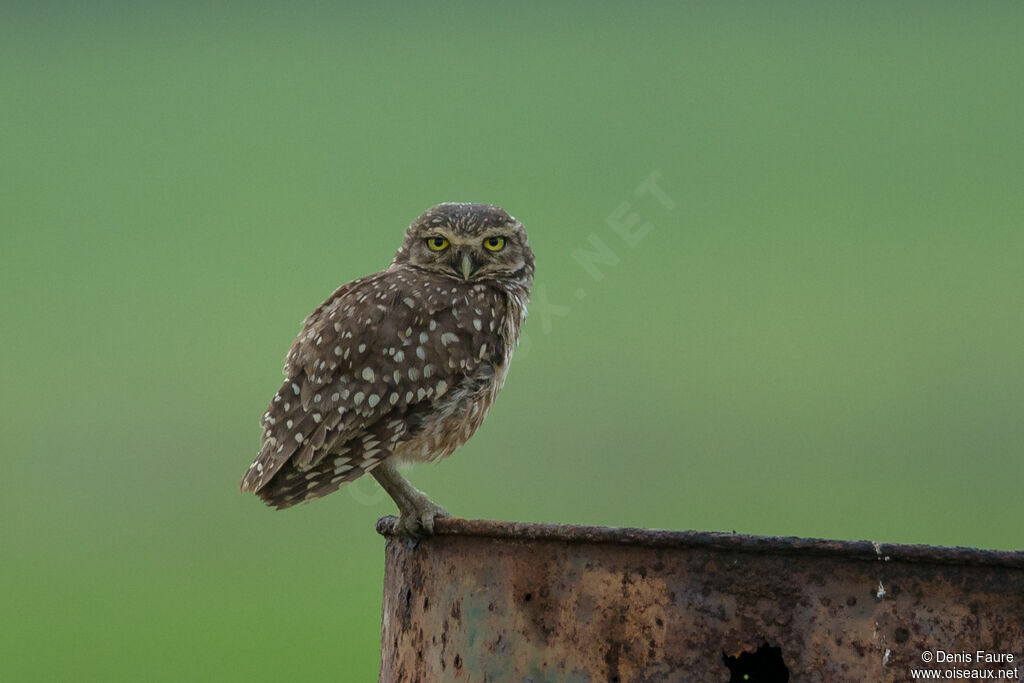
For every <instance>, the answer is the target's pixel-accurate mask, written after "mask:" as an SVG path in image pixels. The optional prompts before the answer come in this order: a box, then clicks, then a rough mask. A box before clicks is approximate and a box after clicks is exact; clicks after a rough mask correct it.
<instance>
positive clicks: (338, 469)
mask: <svg viewBox="0 0 1024 683" xmlns="http://www.w3.org/2000/svg"><path fill="white" fill-rule="evenodd" d="M533 270H534V265H533V252H532V251H531V249H530V245H529V242H528V240H527V236H526V232H525V230H524V229H523V226H522V224H521V223H520V222H518V221H517V220H516V219H515V218H513V217H511V216H509V215H508V214H507V213H505V212H504V211H503V210H502V209H499V208H498V207H495V206H490V205H486V204H440V205H438V206H436V207H434V208H432V209H430V210H428V211H426V212H425V213H424V214H423V215H421V216H420V217H419V218H418V219H417V220H416V221H414V222H413V223H412V225H410V226H409V228H408V229H407V231H406V235H405V239H404V241H403V243H402V246H401V247H400V248H399V250H398V253H397V254H396V255H395V258H394V260H393V261H392V263H391V265H390V266H389V267H388V268H387V269H385V270H383V271H381V272H379V273H375V274H373V275H369V276H367V277H363V278H360V279H358V280H354V281H352V282H349V283H348V284H345V285H342V286H341V287H339V288H338V289H337V290H336V291H335V292H334V293H333V294H332V295H331V296H330V297H329V298H328V299H327V300H326V301H324V302H323V303H322V304H321V305H320V306H319V307H317V309H316V310H315V311H313V313H311V314H310V315H309V317H307V318H306V320H305V322H304V324H303V329H302V331H301V333H300V334H299V336H298V337H297V338H296V340H295V342H294V343H293V344H292V346H291V349H290V350H289V352H288V355H287V357H286V361H285V367H284V374H285V381H284V383H283V384H282V385H281V388H280V389H279V390H278V391H277V393H276V394H275V395H274V397H273V399H272V400H271V402H270V405H269V407H268V408H267V411H266V412H265V413H264V415H263V419H262V421H261V426H262V429H263V433H262V448H261V450H260V453H259V456H258V457H257V458H256V461H255V462H254V463H253V464H252V465H251V466H250V468H249V470H248V471H247V472H246V474H245V476H244V477H243V478H242V483H241V488H242V490H243V491H252V492H255V493H256V494H257V495H258V496H259V497H260V498H261V499H263V500H264V501H265V502H266V503H267V504H268V505H273V506H275V507H277V508H286V507H290V506H292V505H294V504H296V503H299V502H303V501H308V500H312V499H315V498H319V497H322V496H324V495H327V494H328V493H331V492H333V491H335V490H337V489H338V488H339V487H340V486H341V485H343V484H345V483H347V482H349V481H352V480H353V479H356V478H358V477H359V476H361V475H362V474H364V473H366V472H369V471H373V470H374V469H375V468H377V467H381V466H382V465H384V467H381V472H384V471H386V472H387V476H384V475H383V474H380V475H378V474H375V476H376V477H377V479H378V481H380V482H381V483H382V485H384V486H385V488H386V489H388V492H389V493H391V494H392V497H394V498H395V500H396V502H398V503H399V507H400V508H403V501H402V500H400V499H401V498H407V497H410V496H411V497H413V498H416V494H419V492H416V491H415V489H411V487H408V485H407V484H406V483H405V482H404V480H402V482H399V483H396V482H395V480H394V477H396V476H398V475H397V474H395V472H394V469H393V465H394V464H395V463H397V462H402V461H404V462H428V461H432V460H436V459H438V458H442V457H446V456H448V455H450V454H451V453H452V452H453V451H454V450H455V449H456V448H458V447H459V446H461V445H462V444H463V443H465V442H466V440H468V439H469V438H470V437H471V436H472V435H473V433H474V432H475V431H476V429H477V428H478V427H479V426H480V424H481V423H482V422H483V419H484V417H485V416H486V415H487V412H488V410H489V409H490V407H491V404H492V402H493V401H494V398H495V396H496V395H497V393H498V391H499V390H500V389H501V387H502V385H503V384H504V381H505V374H506V372H507V370H508V364H509V360H510V359H511V356H512V351H513V349H514V348H515V346H516V343H517V342H518V339H519V330H520V325H521V323H522V320H523V318H524V317H525V315H526V303H527V300H528V298H529V292H530V285H531V284H532V281H533ZM392 487H398V488H400V489H401V490H399V491H397V493H398V494H399V495H396V492H395V491H392V490H391V489H392ZM402 487H407V488H402ZM419 495H420V496H422V494H419ZM417 500H418V499H417ZM424 501H425V502H424ZM420 502H423V503H424V505H426V503H429V500H427V499H426V497H425V496H423V500H422V501H420ZM431 505H432V504H431ZM409 506H412V507H413V508H415V507H416V505H414V504H412V503H410V504H409V505H406V506H404V507H409ZM421 507H422V506H421ZM434 507H435V508H436V506H434ZM440 510H441V509H440V508H437V509H436V510H435V511H434V512H437V511H440ZM423 512H424V510H421V509H402V513H403V516H408V515H411V517H416V515H417V514H418V513H423ZM441 512H443V511H441ZM407 513H408V514H407ZM413 521H415V522H418V523H420V524H421V526H422V527H429V526H430V525H431V524H432V519H431V520H429V524H428V523H427V521H426V520H423V519H422V514H420V516H419V518H416V519H414V520H413ZM427 531H429V529H427Z"/></svg>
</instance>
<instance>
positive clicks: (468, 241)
mask: <svg viewBox="0 0 1024 683" xmlns="http://www.w3.org/2000/svg"><path fill="white" fill-rule="evenodd" d="M394 263H395V264H399V265H401V264H408V265H412V266H416V267H418V268H422V269H424V270H429V271H431V272H433V273H437V274H439V275H443V276H445V277H450V278H454V279H457V280H461V281H467V282H472V281H480V280H491V279H495V280H508V279H513V280H521V281H523V282H524V284H526V285H527V286H529V283H530V281H531V280H532V279H533V251H532V250H531V249H530V242H529V240H528V239H527V237H526V230H525V229H524V228H523V224H522V223H520V222H519V221H517V220H516V219H515V218H513V217H512V216H510V215H508V214H507V213H506V212H505V211H504V210H502V209H500V208H498V207H497V206H493V205H491V204H456V203H445V204H438V205H437V206H435V207H433V208H430V209H427V210H426V211H425V212H424V213H423V214H422V215H421V216H420V217H419V218H417V219H416V220H415V221H413V222H412V225H410V226H409V229H408V230H406V231H405V241H404V242H402V246H401V247H399V249H398V253H397V254H395V260H394Z"/></svg>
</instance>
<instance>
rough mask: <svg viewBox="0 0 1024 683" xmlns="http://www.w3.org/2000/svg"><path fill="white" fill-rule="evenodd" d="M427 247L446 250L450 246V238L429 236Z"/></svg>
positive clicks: (433, 249)
mask: <svg viewBox="0 0 1024 683" xmlns="http://www.w3.org/2000/svg"><path fill="white" fill-rule="evenodd" d="M427 247H428V248H429V249H430V251H444V250H445V249H447V248H448V240H446V239H445V238H444V237H428V238H427Z"/></svg>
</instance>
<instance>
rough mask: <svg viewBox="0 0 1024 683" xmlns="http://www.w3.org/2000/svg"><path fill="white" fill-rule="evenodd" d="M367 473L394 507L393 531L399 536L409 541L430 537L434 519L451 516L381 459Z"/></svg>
mask: <svg viewBox="0 0 1024 683" xmlns="http://www.w3.org/2000/svg"><path fill="white" fill-rule="evenodd" d="M370 474H372V475H373V478H374V479H376V480H377V483H379V484H380V485H381V486H382V487H383V488H384V490H385V491H387V493H388V495H389V496H391V499H392V500H393V501H395V505H397V506H398V511H399V513H400V515H399V517H398V523H397V524H396V525H395V530H396V531H397V532H398V533H399V534H400V535H402V536H405V537H407V538H409V539H410V540H413V539H418V538H422V537H423V536H431V535H433V533H434V520H435V519H437V518H438V517H451V514H449V512H448V511H447V510H445V509H444V508H443V507H441V506H440V505H438V504H437V503H435V502H433V501H432V500H430V499H429V498H427V495H426V494H425V493H423V492H422V491H418V490H416V488H415V487H413V485H412V484H410V483H409V482H408V481H407V480H406V479H405V477H403V476H402V475H401V474H399V472H398V469H397V468H396V467H395V466H394V465H393V464H392V463H390V462H387V461H385V462H382V463H381V464H380V465H378V466H377V467H375V468H374V469H372V470H371V471H370Z"/></svg>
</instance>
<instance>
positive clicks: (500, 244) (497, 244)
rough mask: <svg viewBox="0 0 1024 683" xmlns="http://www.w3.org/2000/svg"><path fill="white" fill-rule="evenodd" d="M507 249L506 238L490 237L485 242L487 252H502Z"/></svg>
mask: <svg viewBox="0 0 1024 683" xmlns="http://www.w3.org/2000/svg"><path fill="white" fill-rule="evenodd" d="M504 248H505V238H504V237H488V238H487V239H485V240H484V249H486V250H487V251H501V250H502V249H504Z"/></svg>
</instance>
